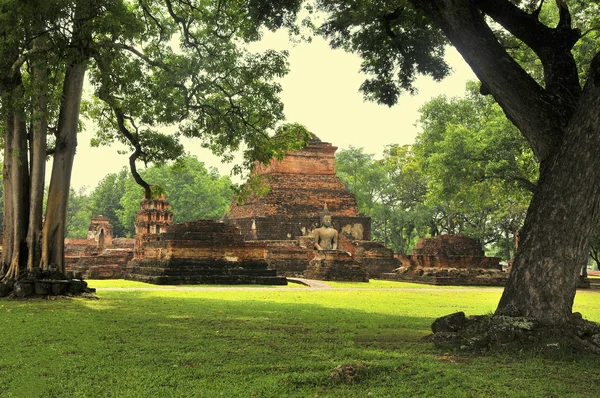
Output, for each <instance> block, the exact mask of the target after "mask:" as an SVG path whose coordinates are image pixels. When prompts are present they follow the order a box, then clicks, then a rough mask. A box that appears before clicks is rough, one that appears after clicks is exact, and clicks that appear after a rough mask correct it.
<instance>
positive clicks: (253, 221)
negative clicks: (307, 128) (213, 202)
mask: <svg viewBox="0 0 600 398" xmlns="http://www.w3.org/2000/svg"><path fill="white" fill-rule="evenodd" d="M336 150H337V148H336V147H335V146H332V145H331V144H330V143H327V142H323V141H321V140H320V139H319V138H318V137H317V136H316V135H314V134H312V139H311V141H310V142H309V145H308V146H307V147H306V148H304V149H300V150H297V151H293V152H290V153H288V154H286V155H285V156H284V158H283V159H282V160H273V161H272V162H271V163H270V164H269V165H268V166H264V165H261V164H256V165H255V169H254V171H253V173H254V175H259V176H262V177H263V178H264V180H265V181H266V183H268V185H269V191H268V193H267V194H266V195H264V196H262V197H257V196H250V197H249V198H247V199H245V200H244V201H243V202H242V203H238V201H237V198H233V200H232V202H231V206H230V212H229V219H230V220H231V221H232V222H233V223H235V224H236V225H238V226H239V227H240V229H241V231H242V234H243V235H244V237H245V238H246V239H247V240H248V243H249V244H253V243H252V242H255V241H256V242H258V243H257V244H261V242H262V243H264V244H266V247H267V257H266V260H267V262H268V263H269V266H270V267H271V268H274V269H276V270H277V272H278V273H279V274H281V275H285V276H289V277H316V278H319V279H324V278H328V276H327V275H332V274H331V272H315V267H314V266H312V270H308V268H309V265H310V264H311V261H312V260H314V259H319V258H320V257H322V256H321V255H319V254H318V253H317V252H316V251H315V250H314V249H313V245H314V242H313V241H312V239H311V237H310V235H311V232H312V231H313V230H315V229H316V228H318V227H319V226H320V224H321V216H322V214H323V210H324V205H325V206H326V208H327V210H328V212H329V213H330V215H331V221H332V226H333V228H335V229H336V230H337V231H338V232H339V235H340V247H339V249H340V250H341V251H342V252H344V253H341V254H340V259H341V258H342V257H343V258H344V259H345V260H344V261H341V260H340V262H339V263H338V265H341V264H345V265H347V266H348V267H349V268H348V275H347V279H346V280H358V279H361V280H362V279H365V278H364V277H362V276H361V277H360V278H358V277H356V272H354V271H352V270H353V269H354V268H356V267H358V268H362V269H363V271H362V273H363V275H364V273H365V272H366V275H367V276H368V277H371V278H377V277H379V276H380V275H381V273H382V272H392V271H393V270H394V269H395V268H397V267H398V265H399V262H398V260H396V259H395V258H394V256H393V252H392V250H391V249H388V248H386V247H385V246H383V245H382V244H381V243H378V242H371V218H370V217H361V216H359V214H358V205H357V203H356V198H355V196H354V195H353V194H352V193H351V192H349V191H348V190H347V189H346V187H345V186H344V184H343V182H342V181H341V180H340V179H339V177H337V175H336V169H335V151H336ZM342 246H343V247H342ZM346 252H347V253H349V257H345V256H346V254H345V253H346ZM349 260H351V261H349ZM329 263H331V261H329ZM325 268H326V267H325ZM325 268H323V269H325ZM337 268H339V267H337V266H336V269H337ZM336 272H337V273H336V275H337V276H336V277H335V278H336V279H335V280H343V277H341V276H340V275H341V273H340V271H339V269H338V270H337V271H336ZM332 280H333V279H332Z"/></svg>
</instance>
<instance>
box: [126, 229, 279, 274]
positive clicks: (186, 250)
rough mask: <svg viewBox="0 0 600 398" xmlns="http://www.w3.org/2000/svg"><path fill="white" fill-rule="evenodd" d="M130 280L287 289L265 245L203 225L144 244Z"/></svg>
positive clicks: (131, 265)
mask: <svg viewBox="0 0 600 398" xmlns="http://www.w3.org/2000/svg"><path fill="white" fill-rule="evenodd" d="M140 253H141V254H142V255H141V256H138V257H136V258H134V259H133V261H131V262H130V263H129V265H128V266H127V274H126V279H130V280H135V281H140V282H148V283H154V284H170V285H177V284H261V285H286V284H287V280H286V279H285V277H279V276H277V274H276V271H275V270H273V269H269V268H268V264H267V261H266V260H265V256H266V248H265V246H264V245H256V244H254V245H249V244H247V243H246V242H245V241H244V238H243V236H242V235H241V234H240V231H239V228H237V227H236V226H235V225H234V224H230V223H223V222H217V221H212V220H200V221H195V222H188V223H183V224H173V225H170V226H168V227H167V232H166V233H164V234H161V235H160V238H159V240H157V241H156V240H155V241H148V242H143V243H142V250H141V251H140Z"/></svg>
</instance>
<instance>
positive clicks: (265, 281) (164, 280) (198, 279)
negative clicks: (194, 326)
mask: <svg viewBox="0 0 600 398" xmlns="http://www.w3.org/2000/svg"><path fill="white" fill-rule="evenodd" d="M127 279H128V280H134V281H138V282H146V283H152V284H156V285H198V284H200V285H202V284H209V285H287V279H286V278H285V277H278V276H247V275H212V276H200V275H196V276H190V277H179V276H149V275H139V274H131V275H129V277H128V278H127Z"/></svg>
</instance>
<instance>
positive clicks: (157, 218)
mask: <svg viewBox="0 0 600 398" xmlns="http://www.w3.org/2000/svg"><path fill="white" fill-rule="evenodd" d="M171 224H173V212H172V211H171V210H169V202H167V200H166V199H165V197H164V195H160V196H159V197H158V198H156V199H143V200H142V201H141V202H140V210H138V211H137V213H136V217H135V237H134V240H135V244H134V246H133V251H134V253H135V256H136V258H140V257H143V247H142V246H143V243H144V242H151V241H155V240H158V239H159V236H160V234H161V233H164V232H167V227H168V226H169V225H171Z"/></svg>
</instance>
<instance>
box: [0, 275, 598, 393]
mask: <svg viewBox="0 0 600 398" xmlns="http://www.w3.org/2000/svg"><path fill="white" fill-rule="evenodd" d="M104 283H105V284H108V283H110V282H109V281H106V282H104ZM119 283H120V282H119V281H115V285H116V286H118V284H119ZM332 285H335V284H332ZM370 285H371V283H368V284H362V285H361V287H362V289H361V290H340V289H329V290H322V291H315V290H314V289H281V288H273V289H267V290H265V289H251V288H250V289H245V290H239V289H237V288H236V289H226V290H224V291H223V290H220V291H215V290H214V289H211V288H199V289H197V290H195V291H189V290H182V289H173V288H172V287H169V288H168V290H160V289H156V288H157V286H150V285H146V287H150V288H152V287H154V288H155V289H151V290H150V291H127V290H122V291H108V290H102V289H100V290H99V292H98V296H99V298H100V300H87V299H74V300H26V301H15V300H12V301H10V300H2V301H0V315H1V316H0V327H1V328H2V330H3V333H4V335H5V339H3V340H2V341H0V348H1V350H2V356H0V394H1V395H2V396H6V397H11V396H28V397H37V396H73V397H79V396H81V397H83V396H90V395H93V396H99V397H109V396H118V397H150V396H156V397H162V396H172V397H190V396H198V395H199V393H198V392H199V391H200V392H201V395H203V396H208V397H213V396H221V395H223V396H227V397H249V396H263V397H283V396H285V397H313V396H316V395H318V396H327V397H366V396H374V397H391V396H407V397H411V396H415V397H416V396H449V397H455V396H506V397H519V396H532V397H542V396H580V397H595V396H596V395H597V388H598V383H597V382H596V380H598V378H599V377H600V369H599V367H598V364H597V357H595V356H594V357H592V356H579V357H565V358H557V359H555V360H552V361H549V360H547V359H545V358H543V357H537V356H530V355H519V354H515V355H513V356H508V355H507V356H503V355H495V356H461V355H449V354H444V353H443V352H440V351H439V350H436V349H434V348H433V347H432V346H431V344H430V343H426V342H424V341H423V340H422V337H423V336H425V335H427V334H429V333H430V325H431V322H432V321H433V319H435V318H436V317H439V316H442V315H446V314H448V313H450V312H452V311H455V310H458V309H460V310H465V311H466V312H467V313H468V314H481V313H486V312H489V311H491V310H492V309H493V308H494V306H495V304H496V303H497V301H498V299H499V297H500V293H501V289H499V288H485V289H481V288H467V289H458V290H457V289H447V288H440V287H431V286H430V287H429V288H428V289H425V290H423V289H413V288H412V286H411V285H410V284H403V283H395V286H388V287H387V288H385V289H377V288H375V289H372V288H370ZM91 286H94V284H93V283H92V284H91ZM406 288H409V289H406ZM415 303H418V305H415ZM596 303H597V298H596V293H593V292H579V293H578V294H577V297H576V303H575V308H574V310H576V311H581V312H582V313H583V314H584V316H585V317H586V318H589V319H591V320H594V321H600V312H599V309H598V306H597V305H596ZM57 314H60V316H57ZM290 314H294V316H290ZM90 358H93V360H90ZM116 358H117V359H118V360H116ZM341 364H351V365H354V368H355V369H356V370H357V376H356V377H355V378H354V382H353V383H345V382H336V380H335V379H333V378H332V376H331V374H332V372H333V370H334V369H335V368H336V367H337V366H338V365H341ZM583 371H585V372H587V373H584V374H585V376H586V378H587V379H586V382H582V381H581V374H582V372H583ZM541 374H543V375H544V377H540V375H541ZM515 384H518V386H519V388H518V389H515Z"/></svg>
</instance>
